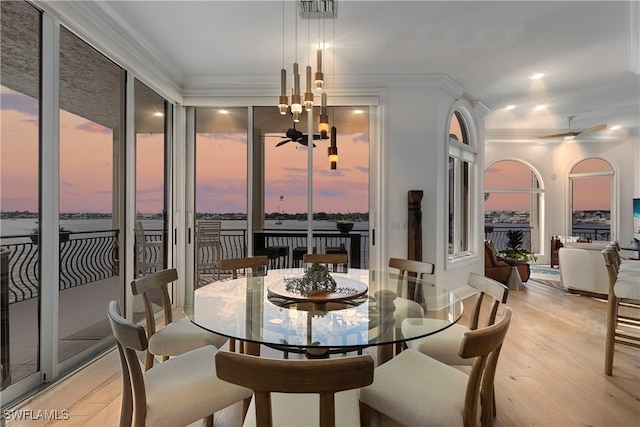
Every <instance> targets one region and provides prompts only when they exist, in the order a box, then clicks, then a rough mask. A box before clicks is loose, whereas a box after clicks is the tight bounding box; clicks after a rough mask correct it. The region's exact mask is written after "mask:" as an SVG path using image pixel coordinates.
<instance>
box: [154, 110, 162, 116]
mask: <svg viewBox="0 0 640 427" xmlns="http://www.w3.org/2000/svg"><path fill="white" fill-rule="evenodd" d="M153 115H154V116H156V117H162V116H164V114H163V113H161V112H160V111H156V112H155V113H153Z"/></svg>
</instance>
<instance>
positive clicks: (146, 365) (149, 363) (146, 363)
mask: <svg viewBox="0 0 640 427" xmlns="http://www.w3.org/2000/svg"><path fill="white" fill-rule="evenodd" d="M154 360H155V356H154V355H153V354H151V353H150V352H149V350H147V356H146V358H145V361H144V370H145V371H148V370H149V369H151V368H153V362H154Z"/></svg>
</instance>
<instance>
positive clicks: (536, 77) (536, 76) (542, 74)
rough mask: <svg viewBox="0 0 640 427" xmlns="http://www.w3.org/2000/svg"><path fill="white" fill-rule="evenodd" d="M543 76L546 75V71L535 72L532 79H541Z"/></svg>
mask: <svg viewBox="0 0 640 427" xmlns="http://www.w3.org/2000/svg"><path fill="white" fill-rule="evenodd" d="M543 77H544V73H535V74H534V75H532V76H531V80H540V79H541V78H543Z"/></svg>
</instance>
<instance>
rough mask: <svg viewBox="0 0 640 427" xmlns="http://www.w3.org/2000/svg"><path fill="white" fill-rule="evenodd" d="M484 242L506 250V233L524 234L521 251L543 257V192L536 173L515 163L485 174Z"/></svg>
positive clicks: (508, 162) (504, 163)
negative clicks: (490, 242)
mask: <svg viewBox="0 0 640 427" xmlns="http://www.w3.org/2000/svg"><path fill="white" fill-rule="evenodd" d="M484 187H485V190H484V198H485V203H484V222H485V238H486V239H487V240H491V241H492V242H493V244H494V245H495V247H496V248H497V249H498V250H502V249H504V248H505V246H506V243H507V234H506V233H507V231H508V230H512V229H518V230H522V231H523V236H524V238H523V242H522V247H523V248H525V249H528V250H530V251H532V252H536V253H540V252H541V247H540V224H539V222H540V217H541V216H540V210H541V204H542V203H541V202H542V196H543V194H544V193H543V190H542V189H541V188H540V182H539V180H538V177H537V175H536V173H535V172H534V171H533V170H532V169H531V168H530V167H529V166H527V165H526V164H524V163H522V162H519V161H516V160H502V161H499V162H496V163H493V164H492V165H490V166H488V167H487V168H486V169H485V171H484Z"/></svg>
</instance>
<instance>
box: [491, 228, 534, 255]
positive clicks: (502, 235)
mask: <svg viewBox="0 0 640 427" xmlns="http://www.w3.org/2000/svg"><path fill="white" fill-rule="evenodd" d="M531 229H532V227H529V226H526V227H518V226H514V227H493V226H490V225H485V226H484V238H485V239H486V240H491V242H493V246H494V247H495V248H496V249H497V250H498V251H502V250H504V249H506V248H507V241H508V240H509V239H508V238H507V232H508V231H509V230H522V248H523V249H526V250H528V251H530V250H531Z"/></svg>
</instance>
